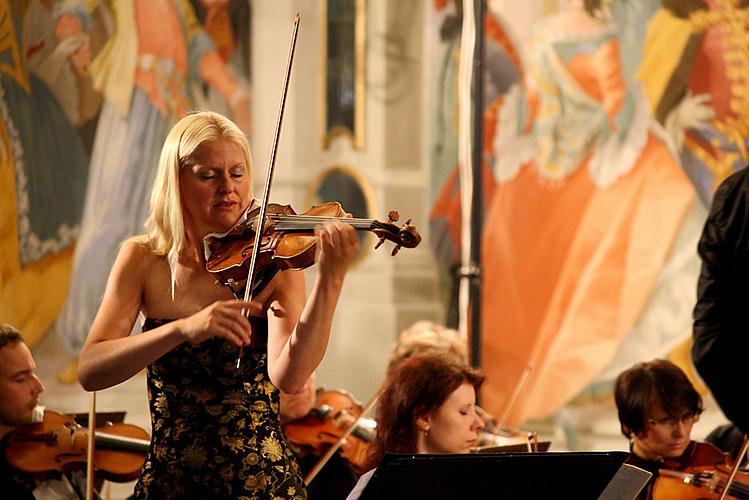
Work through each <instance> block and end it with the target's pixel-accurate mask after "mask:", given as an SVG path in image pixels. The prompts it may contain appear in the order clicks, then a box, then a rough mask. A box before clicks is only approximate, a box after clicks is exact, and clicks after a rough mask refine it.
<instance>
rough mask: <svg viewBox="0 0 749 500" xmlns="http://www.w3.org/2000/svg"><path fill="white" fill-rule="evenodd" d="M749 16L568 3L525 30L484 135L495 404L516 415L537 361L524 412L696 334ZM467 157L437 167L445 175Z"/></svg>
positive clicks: (736, 8) (730, 149) (486, 291)
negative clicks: (702, 261)
mask: <svg viewBox="0 0 749 500" xmlns="http://www.w3.org/2000/svg"><path fill="white" fill-rule="evenodd" d="M635 4H637V5H635ZM443 8H449V6H447V7H444V6H443ZM434 9H435V12H436V13H440V7H439V6H436V5H435V7H434ZM501 14H502V15H503V16H504V17H505V18H506V19H507V20H508V24H509V25H510V26H512V25H513V23H512V16H513V12H512V11H507V12H501ZM746 15H747V9H746V7H745V6H744V5H743V4H742V3H737V2H733V1H728V0H726V1H712V0H709V1H707V2H702V1H699V2H694V3H692V2H664V4H663V6H661V5H659V4H657V3H654V2H605V1H604V2H588V1H586V2H583V1H582V0H569V1H564V2H560V6H559V8H558V9H555V12H553V13H551V15H549V16H548V17H543V18H539V19H538V20H537V21H536V23H535V26H534V29H533V30H532V33H531V35H530V36H528V37H526V38H525V39H521V40H520V42H518V43H519V46H518V47H517V53H518V54H521V56H522V57H521V60H520V67H521V68H522V69H521V71H520V74H521V75H522V78H521V79H520V80H519V81H518V82H517V83H516V84H515V85H512V86H511V87H510V88H509V89H508V90H507V91H506V92H505V93H503V94H502V95H500V96H498V98H497V99H496V100H495V102H494V103H492V104H490V105H489V106H488V109H492V107H493V106H495V107H496V120H495V121H494V122H492V121H489V122H488V123H489V126H487V127H486V129H487V130H486V131H485V141H484V142H485V146H484V148H485V158H486V162H487V164H488V165H489V168H490V169H491V172H492V174H493V177H492V178H491V180H490V181H489V185H490V190H489V192H490V197H489V198H487V200H485V204H486V211H485V213H484V217H485V219H484V224H483V232H482V266H483V273H484V274H483V298H482V319H481V320H482V354H481V356H482V359H484V360H485V363H484V369H485V370H486V371H487V383H486V385H485V389H484V392H483V404H484V405H485V406H486V407H487V409H489V410H490V411H492V412H494V413H496V414H498V415H501V414H503V413H504V411H505V410H506V409H507V404H508V402H509V400H510V396H511V394H512V393H513V391H514V390H515V388H516V385H517V383H518V381H519V380H521V378H522V376H521V375H522V374H523V371H524V370H525V369H526V368H527V367H528V366H532V370H531V372H530V376H529V377H528V378H527V381H526V382H525V385H524V387H523V391H522V392H521V395H520V397H519V398H518V400H517V401H516V403H515V405H514V406H513V411H512V413H511V414H510V418H509V421H508V422H507V423H508V424H509V425H517V424H519V423H521V422H523V421H524V420H526V419H529V418H539V417H545V416H548V415H550V414H552V413H553V412H555V411H557V410H558V409H559V408H560V407H562V406H563V405H564V404H565V403H567V402H569V401H570V400H572V399H573V398H575V397H576V396H579V395H580V394H581V392H584V391H591V390H594V388H595V386H596V384H597V383H602V382H605V381H606V380H609V381H610V380H611V378H612V377H613V376H614V375H615V374H616V373H618V372H619V371H620V370H621V369H623V368H624V367H626V366H628V365H630V364H631V363H633V362H634V361H637V360H642V359H650V358H652V357H654V356H657V355H661V356H663V355H668V354H669V353H673V352H674V351H673V350H674V348H675V347H677V346H679V345H681V344H683V342H684V341H685V339H688V337H689V334H690V328H691V308H692V306H693V305H694V299H695V292H694V290H695V287H696V280H697V273H698V270H699V262H698V260H697V256H696V252H695V249H696V241H697V238H698V236H699V232H700V231H701V227H702V223H703V222H704V217H705V213H706V212H705V209H706V206H707V204H709V201H710V197H711V193H712V189H714V187H715V186H716V185H717V183H718V182H719V181H720V180H721V179H722V178H724V177H725V176H726V175H728V173H730V172H731V171H734V170H736V169H737V168H741V167H742V166H745V165H746V162H747V154H746V146H745V142H744V139H742V138H744V137H746V131H744V129H743V128H742V127H743V126H744V125H743V123H744V121H745V120H744V118H743V114H745V113H744V111H745V109H744V108H745V107H746V106H745V102H744V99H745V93H744V92H743V90H742V89H745V88H746V85H745V79H744V75H745V74H746V71H745V70H743V71H742V68H743V66H742V64H743V63H744V62H745V61H744V59H745V57H744V55H745V54H744V52H745V50H744V51H742V49H743V48H745V47H746V46H747V42H749V40H747V33H746V26H747V24H746V23H745V22H736V21H737V20H739V19H746V17H745V16H746ZM433 17H434V16H433ZM432 29H434V30H438V29H439V27H438V26H437V25H434V24H433V25H432ZM666 30H670V31H666ZM669 33H670V35H669ZM676 33H680V36H679V37H678V38H673V36H675V34H676ZM672 35H673V36H672ZM487 36H488V35H487ZM669 36H672V37H671V38H669ZM666 40H668V41H669V42H666ZM673 40H676V41H677V42H678V44H679V46H680V47H681V48H682V50H679V51H674V50H673V48H672V47H673V46H672V45H669V43H670V42H671V41H673ZM443 46H444V47H446V46H447V45H446V43H445V42H443ZM491 57H492V56H491V55H490V54H487V63H488V64H489V65H490V64H491V62H490V60H491ZM697 75H699V77H698V76H697ZM433 95H435V94H433ZM451 99H452V100H454V92H453V93H452V94H451V95H449V96H446V97H442V98H441V99H435V101H434V102H436V103H437V104H436V107H435V109H436V110H437V111H438V112H442V113H444V112H445V110H451V109H453V107H454V103H453V102H452V101H451ZM747 109H749V108H747ZM651 110H655V112H653V111H651ZM451 123H452V126H453V127H454V126H455V123H456V121H452V122H451ZM486 123H487V121H486V119H485V124H486ZM487 136H488V137H487ZM433 144H435V145H436V144H439V136H438V135H436V136H434V137H433ZM456 159H457V155H456V154H455V155H453V156H452V157H451V158H443V159H442V161H441V162H435V163H433V164H432V165H431V168H432V169H433V170H434V171H435V173H434V175H433V177H432V179H433V181H436V182H435V183H436V185H438V186H448V185H449V182H450V181H449V180H447V179H445V175H444V171H445V165H449V164H450V160H452V161H453V164H454V162H455V161H456ZM453 182H454V181H453ZM439 207H440V200H439V198H438V199H437V202H436V203H435V204H434V208H433V214H434V212H435V211H436V210H437V209H438V208H439ZM454 209H455V210H457V214H454V217H455V218H456V219H457V217H459V205H457V206H456V207H455V208H454ZM442 236H443V234H442V233H439V232H438V233H437V237H442ZM453 248H457V246H456V245H454V246H453ZM436 255H437V256H438V258H440V259H441V261H442V262H443V264H444V265H445V267H448V266H449V265H452V264H453V263H454V262H455V260H454V257H451V258H445V257H446V256H445V254H444V252H443V253H440V252H438V253H437V254H436ZM489 360H491V361H489ZM607 387H608V386H607Z"/></svg>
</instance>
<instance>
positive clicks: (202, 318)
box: [78, 112, 359, 499]
mask: <svg viewBox="0 0 749 500" xmlns="http://www.w3.org/2000/svg"><path fill="white" fill-rule="evenodd" d="M251 174H252V162H251V159H250V148H249V145H248V143H247V140H246V138H245V136H244V134H243V133H242V132H241V131H240V129H239V128H238V127H237V126H236V125H235V124H234V123H232V122H231V121H230V120H228V119H227V118H225V117H223V116H221V115H218V114H216V113H211V112H199V113H194V114H190V115H187V116H185V117H184V118H182V119H181V120H179V121H178V122H177V123H176V124H175V126H174V127H173V128H172V130H171V132H170V133H169V135H168V137H167V139H166V141H165V143H164V147H163V149H162V153H161V158H160V160H159V165H158V171H157V174H156V179H155V181H154V185H153V190H152V194H151V209H150V215H149V217H148V220H147V222H146V234H144V235H141V236H137V237H135V238H132V239H130V240H128V241H126V242H125V243H124V244H123V246H122V248H121V249H120V252H119V255H118V256H117V259H116V261H115V264H114V266H113V268H112V271H111V274H110V276H109V282H108V284H107V288H106V292H105V294H104V299H103V301H102V303H101V307H100V308H99V312H98V314H97V316H96V319H95V321H94V323H93V326H92V327H91V331H90V332H89V335H88V339H87V341H86V344H85V346H84V348H83V351H82V352H81V355H80V361H79V363H80V364H79V375H78V377H79V381H80V382H81V385H83V387H84V388H85V389H86V390H90V391H92V390H98V389H103V388H107V387H111V386H113V385H116V384H119V383H120V382H123V381H124V380H127V379H128V378H130V377H132V376H133V375H135V374H136V373H138V372H139V371H140V370H142V369H143V368H147V370H148V389H149V391H148V392H149V402H150V408H151V422H152V433H153V437H152V444H151V448H150V450H149V453H148V457H147V458H146V463H145V466H144V468H143V471H142V473H141V477H140V479H139V481H138V483H137V485H136V487H135V497H136V498H138V499H147V498H159V499H164V498H184V497H185V496H186V495H188V496H191V497H201V498H233V497H239V496H247V497H252V496H259V497H264V498H267V497H270V496H271V495H272V496H274V498H306V492H305V489H304V485H303V482H302V478H301V476H300V474H299V471H298V467H297V464H296V462H295V461H294V458H293V455H292V453H291V452H290V451H289V450H288V449H287V447H286V444H285V442H284V439H283V437H282V436H281V430H280V426H279V418H278V407H279V404H278V391H279V389H280V390H283V391H285V392H288V393H294V392H297V391H299V390H300V389H301V388H302V386H303V385H304V383H305V381H306V380H307V379H308V378H309V376H310V375H311V374H312V372H313V371H314V370H315V368H316V367H317V366H318V364H319V363H320V361H321V360H322V357H323V355H324V353H325V350H326V348H327V345H328V337H329V334H330V328H331V323H332V320H333V313H334V311H335V308H336V304H337V301H338V298H339V295H340V293H341V288H342V286H343V281H344V277H345V275H346V272H347V269H348V267H349V264H350V263H351V260H352V258H353V257H354V256H355V255H356V252H357V251H358V248H359V238H358V236H357V235H356V232H355V230H354V229H353V228H351V227H350V226H348V225H344V224H342V223H340V222H332V223H327V224H325V225H323V226H321V227H319V228H318V229H317V231H316V232H317V235H318V245H317V247H318V248H317V257H316V263H317V265H318V270H319V273H318V277H317V280H316V282H315V284H314V286H313V288H312V292H311V295H310V297H309V298H307V297H306V285H305V282H304V274H303V273H302V272H300V271H282V272H279V273H278V274H277V275H276V276H275V277H274V278H273V279H272V280H271V281H270V283H269V284H268V285H267V286H266V287H264V288H263V289H262V290H260V291H258V292H256V295H255V297H254V300H253V301H252V302H250V303H245V302H243V301H239V300H235V299H234V298H233V296H232V293H231V292H230V290H229V289H228V288H222V287H216V286H215V281H216V280H215V276H214V275H212V274H211V273H209V272H208V271H206V269H205V256H204V248H203V238H204V237H205V236H206V235H207V234H209V233H221V232H226V231H228V230H229V229H230V228H232V227H233V226H234V225H235V224H236V223H237V221H238V220H239V219H240V217H242V215H243V214H244V213H245V211H246V210H247V208H248V207H249V206H250V204H251V194H250V192H251V185H252V183H251ZM244 311H248V313H249V316H250V319H249V321H248V320H247V319H246V317H245V314H244ZM138 317H140V318H141V320H142V321H143V330H144V333H143V334H140V335H135V336H130V331H131V329H132V327H133V324H134V323H135V321H136V320H137V319H138ZM240 348H243V352H244V355H243V357H242V365H241V367H240V369H235V367H234V363H235V361H236V359H237V356H238V352H239V350H240Z"/></svg>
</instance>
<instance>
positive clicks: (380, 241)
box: [375, 236, 385, 250]
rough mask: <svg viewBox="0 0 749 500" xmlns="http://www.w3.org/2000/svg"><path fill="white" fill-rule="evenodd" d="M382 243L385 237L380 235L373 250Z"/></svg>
mask: <svg viewBox="0 0 749 500" xmlns="http://www.w3.org/2000/svg"><path fill="white" fill-rule="evenodd" d="M383 243H385V237H384V236H380V237H379V241H378V242H377V244H376V245H375V250H377V249H378V248H380V247H381V246H382V244H383Z"/></svg>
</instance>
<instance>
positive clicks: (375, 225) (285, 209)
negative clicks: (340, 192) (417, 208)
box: [206, 202, 421, 296]
mask: <svg viewBox="0 0 749 500" xmlns="http://www.w3.org/2000/svg"><path fill="white" fill-rule="evenodd" d="M259 211H260V208H256V209H253V210H252V211H251V212H250V213H249V214H248V217H247V218H246V220H244V221H242V222H240V223H239V224H237V225H236V226H235V227H234V228H232V229H231V230H230V231H229V232H228V233H227V234H226V235H225V236H222V237H220V238H219V237H213V236H209V237H207V238H206V244H207V247H208V249H209V251H210V256H209V257H208V258H207V262H206V269H207V270H208V271H209V272H212V273H215V274H217V275H218V280H217V282H218V284H220V285H223V286H227V287H229V288H231V290H232V292H234V294H235V296H238V295H239V293H238V292H239V290H241V289H242V288H243V287H244V284H245V283H246V282H247V275H248V270H249V264H250V258H251V255H252V252H253V248H254V241H255V234H256V231H257V230H258V227H259V226H260V224H259V221H258V214H259ZM345 215H346V212H345V211H344V210H343V208H342V207H341V204H340V203H338V202H328V203H323V204H322V205H317V206H313V207H312V208H311V209H309V210H308V211H307V212H304V213H303V214H300V215H297V214H296V212H295V211H294V209H293V208H291V206H289V205H280V204H276V203H270V204H268V207H267V212H266V220H265V221H264V223H263V224H262V229H261V231H262V233H261V240H260V248H259V250H258V257H257V259H258V260H257V263H256V269H255V277H256V278H255V279H254V280H253V291H256V290H260V289H261V288H263V287H264V286H265V285H266V284H267V283H268V282H270V280H271V279H272V278H273V276H274V275H275V274H276V272H278V271H279V270H283V269H305V268H307V267H310V266H311V265H313V264H314V263H315V252H316V243H317V236H315V232H314V230H315V226H317V225H319V224H323V223H324V222H326V221H331V220H338V221H340V222H343V223H344V224H349V225H351V226H353V227H354V228H355V229H357V230H359V231H371V232H372V233H374V234H375V235H376V236H377V237H378V239H379V242H378V243H377V245H376V246H375V248H379V246H380V245H382V244H383V243H384V242H385V240H390V241H392V242H394V243H395V247H394V249H393V251H392V252H391V255H395V254H397V253H398V251H399V250H400V249H401V247H406V248H414V247H416V246H417V245H418V244H419V243H420V242H421V236H420V235H419V233H418V232H417V231H416V228H415V227H413V226H412V225H411V219H409V220H408V221H406V223H405V224H404V225H403V226H401V227H398V226H396V225H395V224H394V222H396V221H397V220H398V218H399V215H398V212H396V211H391V212H390V213H389V214H388V222H380V221H377V220H373V219H359V218H346V217H345Z"/></svg>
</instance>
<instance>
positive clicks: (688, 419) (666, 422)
mask: <svg viewBox="0 0 749 500" xmlns="http://www.w3.org/2000/svg"><path fill="white" fill-rule="evenodd" d="M699 419H700V413H699V412H697V413H689V414H687V415H683V416H681V417H663V418H649V419H648V422H649V423H651V424H653V425H655V426H656V427H672V428H673V427H676V426H677V425H678V424H679V423H682V424H693V423H695V422H697V421H699Z"/></svg>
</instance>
